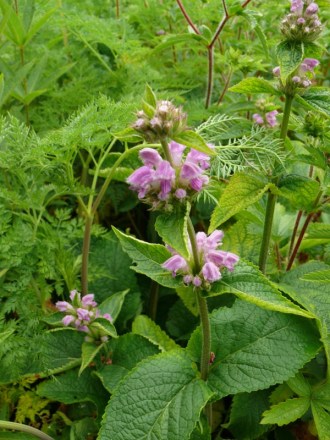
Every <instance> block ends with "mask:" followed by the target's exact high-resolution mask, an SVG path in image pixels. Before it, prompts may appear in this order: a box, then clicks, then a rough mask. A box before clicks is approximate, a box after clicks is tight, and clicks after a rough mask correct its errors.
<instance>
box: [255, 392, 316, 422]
mask: <svg viewBox="0 0 330 440" xmlns="http://www.w3.org/2000/svg"><path fill="white" fill-rule="evenodd" d="M309 405H310V399H309V397H296V398H294V399H288V400H286V401H285V402H280V403H278V404H277V405H273V406H272V408H271V409H269V410H267V411H265V412H264V414H263V419H262V421H261V423H262V424H276V425H278V426H283V425H287V424H288V423H291V422H294V421H295V420H297V419H299V418H301V417H302V416H303V415H304V414H305V413H306V411H307V410H308V408H309Z"/></svg>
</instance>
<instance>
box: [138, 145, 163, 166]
mask: <svg viewBox="0 0 330 440" xmlns="http://www.w3.org/2000/svg"><path fill="white" fill-rule="evenodd" d="M139 156H140V158H141V160H142V162H143V163H144V165H146V166H157V165H159V164H160V163H161V162H162V160H163V159H162V157H161V155H160V154H159V153H158V151H156V150H154V149H153V148H143V150H141V151H140V154H139Z"/></svg>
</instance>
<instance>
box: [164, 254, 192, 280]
mask: <svg viewBox="0 0 330 440" xmlns="http://www.w3.org/2000/svg"><path fill="white" fill-rule="evenodd" d="M162 267H163V268H164V269H167V270H170V271H171V272H172V275H173V276H174V277H175V276H176V274H177V272H178V271H179V270H188V264H187V262H186V260H185V259H184V258H183V257H181V255H178V254H177V255H173V257H170V258H169V259H168V260H166V261H165V262H164V263H163V264H162Z"/></svg>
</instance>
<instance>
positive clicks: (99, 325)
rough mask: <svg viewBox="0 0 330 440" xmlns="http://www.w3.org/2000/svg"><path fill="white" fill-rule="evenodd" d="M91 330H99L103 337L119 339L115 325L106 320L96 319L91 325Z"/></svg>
mask: <svg viewBox="0 0 330 440" xmlns="http://www.w3.org/2000/svg"><path fill="white" fill-rule="evenodd" d="M90 327H91V329H94V328H95V329H97V330H100V331H101V332H102V334H103V335H108V336H111V337H112V338H116V337H117V332H116V329H115V327H114V325H113V324H112V323H111V322H110V321H109V320H108V319H106V318H101V317H100V318H96V319H95V320H94V321H93V323H92V324H91V325H90Z"/></svg>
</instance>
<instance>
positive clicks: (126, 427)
mask: <svg viewBox="0 0 330 440" xmlns="http://www.w3.org/2000/svg"><path fill="white" fill-rule="evenodd" d="M212 395H213V393H212V391H211V390H210V389H209V387H208V386H207V385H206V383H205V382H204V381H202V380H201V379H199V378H198V372H197V369H196V367H194V366H193V364H192V362H191V360H190V358H189V357H188V356H187V355H186V354H185V353H184V352H183V351H176V350H174V351H170V352H167V353H162V354H160V355H157V356H154V357H152V358H150V359H147V360H145V361H143V362H141V363H140V364H138V366H137V367H136V368H135V369H134V370H132V372H131V373H129V374H128V375H127V376H126V378H125V379H124V380H123V381H122V382H121V384H120V385H119V386H118V388H117V389H116V391H115V393H114V395H113V396H112V398H111V400H110V402H109V405H108V406H107V408H106V411H105V415H104V417H103V424H102V427H101V431H100V434H99V437H98V438H99V440H132V439H133V438H136V439H139V440H147V439H150V440H151V439H154V440H156V439H157V440H168V439H171V440H188V439H189V437H190V434H191V433H192V431H193V429H194V427H195V425H196V423H197V421H198V420H199V418H200V413H201V411H202V409H203V408H204V406H205V405H206V403H207V402H208V400H209V399H210V398H211V397H212Z"/></svg>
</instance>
